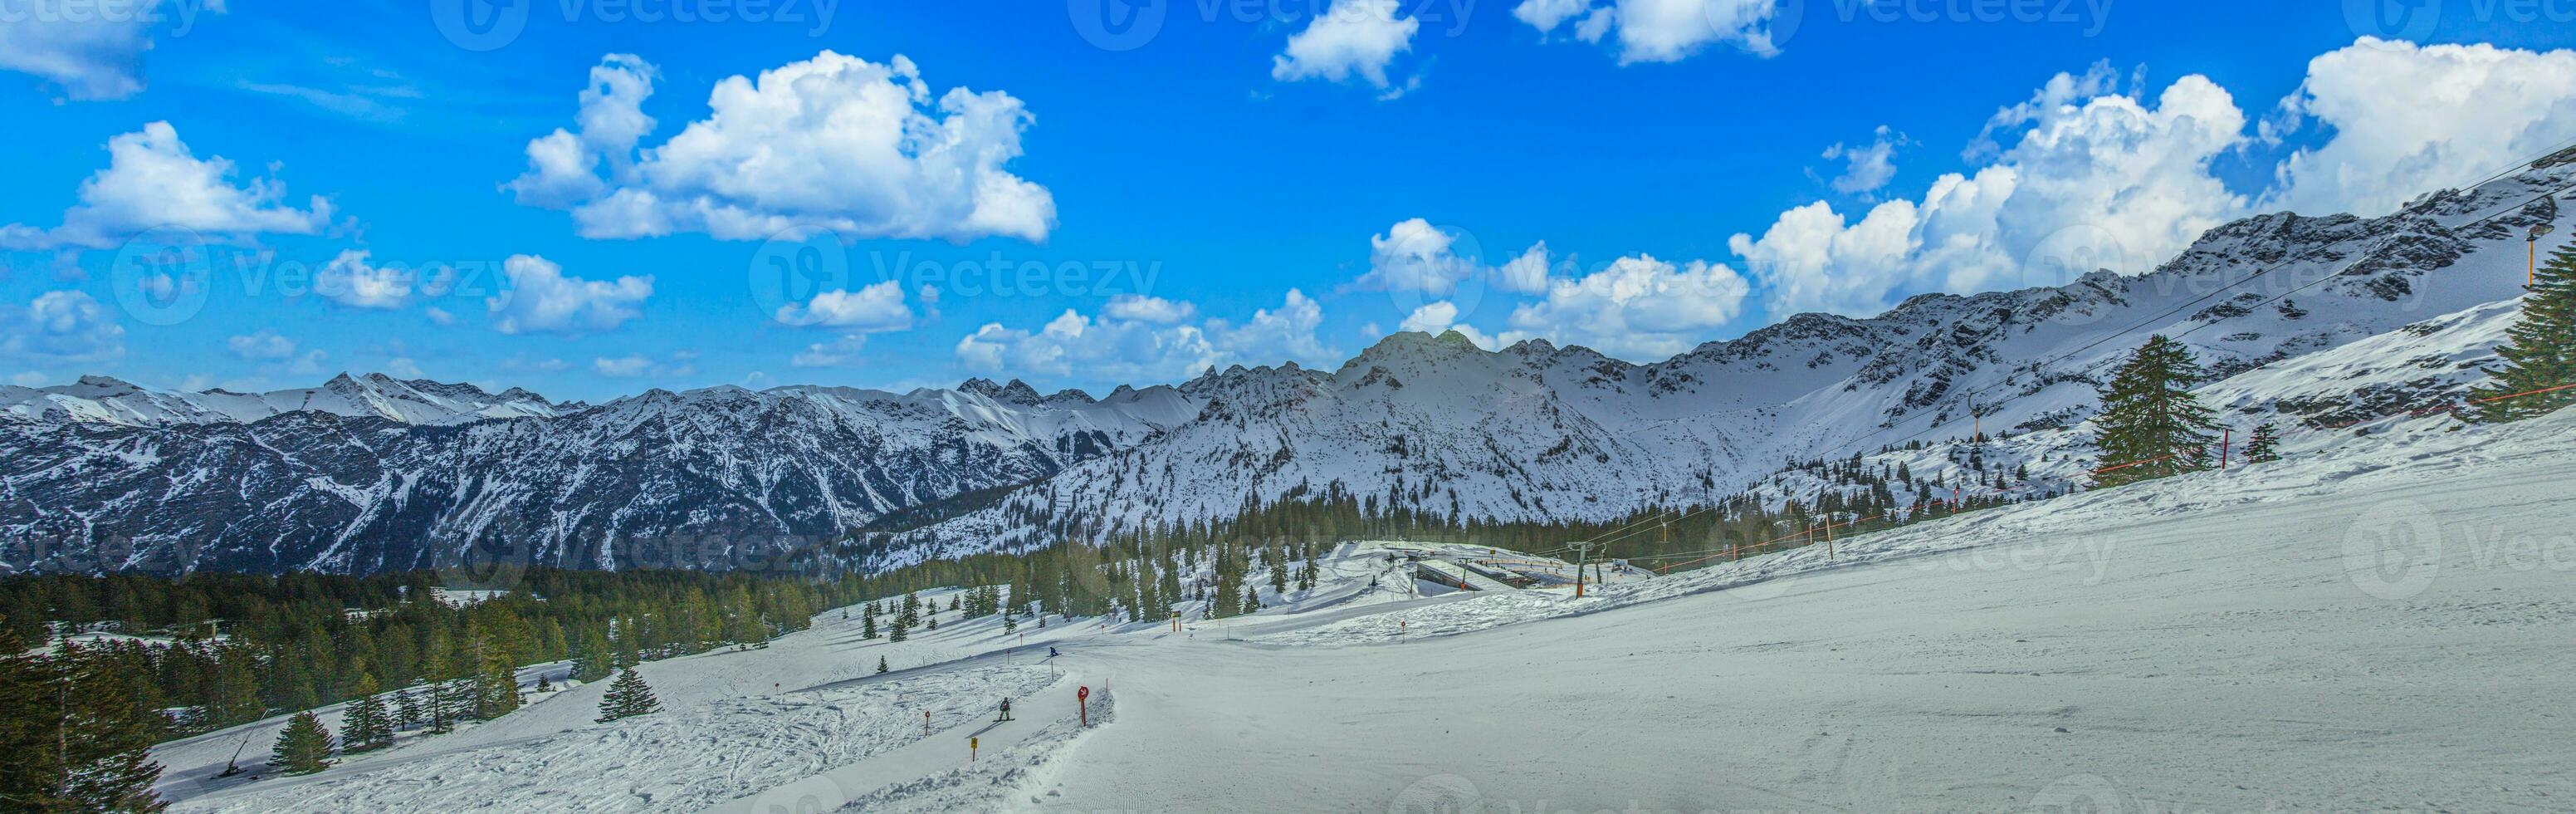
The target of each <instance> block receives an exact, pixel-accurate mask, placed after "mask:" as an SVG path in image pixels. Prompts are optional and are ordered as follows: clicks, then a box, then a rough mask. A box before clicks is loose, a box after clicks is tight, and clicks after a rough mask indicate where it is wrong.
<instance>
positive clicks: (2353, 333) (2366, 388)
mask: <svg viewBox="0 0 2576 814" xmlns="http://www.w3.org/2000/svg"><path fill="white" fill-rule="evenodd" d="M2571 179H2576V167H2571V166H2569V165H2566V164H2563V163H2562V164H2556V165H2551V164H2549V163H2547V162H2544V164H2543V165H2542V166H2540V167H2537V168H2534V169H2532V170H2531V171H2529V172H2526V173H2523V174H2521V175H2517V176H2513V177H2508V178H2505V179H2502V180H2499V181H2496V182H2493V183H2489V184H2487V185H2485V186H2482V187H2479V188H2478V189H2475V190H2470V191H2464V192H2446V193H2440V194H2436V195H2431V196H2427V197H2425V198H2424V199H2422V200H2420V201H2418V202H2417V203H2415V204H2414V205H2412V206H2409V207H2408V208H2406V209H2405V210H2404V211H2401V212H2399V213H2397V214H2394V215H2390V216H2387V217H2382V218H2369V219H2365V218H2356V217H2352V216H2340V215H2339V216H2333V217H2301V216H2298V215H2290V214H2276V215H2266V216H2262V217H2256V218H2251V219H2247V220H2243V221H2239V222H2236V223H2231V224H2227V225H2225V226H2221V227H2219V228H2217V229H2214V230H2211V231H2210V232H2209V233H2207V234H2206V235H2204V236H2203V237H2202V238H2201V239H2200V240H2199V241H2198V242H2197V243H2195V244H2194V245H2193V246H2192V247H2191V248H2190V249H2188V250H2186V251H2185V252H2183V253H2182V254H2181V255H2180V256H2178V257H2176V258H2174V259H2173V260H2171V261H2170V262H2167V263H2166V264H2164V265H2163V266H2161V267H2160V268H2158V269H2157V270H2155V271H2153V272H2151V273H2148V274H2145V275H2141V276H2135V277H2124V276H2120V275H2115V274H2111V273H2109V272H2097V273H2094V274H2090V275H2086V276H2084V277H2083V278H2082V279H2080V280H2077V281H2075V282H2073V283H2071V284H2068V285H2065V286H2061V287H2053V288H2033V289H2028V290H2022V291H2012V292H1998V293H1988V294H1978V295H1975V296H1966V297H1961V296H1950V295H1925V296H1921V297H1916V298H1914V299H1912V300H1909V301H1907V302H1906V303H1904V304H1903V305H1901V306H1899V307H1897V308H1896V309H1894V310H1892V311H1889V312H1888V313H1886V314H1884V315H1881V316H1879V317H1876V318H1872V319H1847V318H1842V317H1834V316H1821V315H1802V316H1797V317H1793V318H1790V319H1788V320H1785V321H1783V322H1781V323H1780V324H1777V325H1774V326H1771V327H1768V328H1764V329H1761V330H1758V331H1755V332H1753V333H1751V334H1748V335H1746V336H1744V337H1742V338H1740V339H1735V340H1731V341H1725V342H1712V343H1708V344H1705V345H1702V346H1700V347H1699V348H1697V349H1695V350H1692V351H1691V352H1689V353H1686V354H1682V355H1680V356H1676V357H1673V358H1671V359H1668V360H1664V361H1660V362H1655V363H1652V364H1634V363H1630V362H1625V361H1620V360H1617V359H1612V358H1609V357H1606V356H1603V355H1602V354H1599V353H1596V352H1594V351H1591V350H1588V349H1585V348H1581V347H1571V346H1557V345H1554V344H1551V343H1548V342H1545V341H1535V340H1534V341H1527V342H1522V343H1519V344H1516V345H1513V346H1511V347H1509V348H1504V349H1501V350H1498V351H1486V350H1483V349H1479V348H1477V347H1476V346H1474V345H1473V344H1471V343H1470V342H1469V341H1468V340H1467V339H1466V338H1465V337H1463V336H1460V335H1457V334H1455V333H1451V334H1448V335H1444V336H1438V337H1434V336H1429V335H1424V334H1397V335H1395V336H1391V337H1388V338H1387V339H1385V340H1384V341H1382V342H1380V343H1378V344H1377V345H1376V346H1374V347H1371V348H1369V349H1368V350H1367V351H1365V352H1363V353H1361V354H1360V355H1359V356H1358V357H1356V358H1354V359H1351V360H1350V361H1348V362H1346V363H1344V364H1343V365H1342V366H1340V367H1339V368H1337V369H1334V370H1330V371H1326V370H1314V369H1306V368H1302V367H1299V366H1298V365H1295V364H1293V363H1291V364H1286V365H1282V366H1278V367H1256V368H1242V367H1236V368H1232V369H1229V370H1225V371H1218V372H1211V373H1210V374H1208V375H1205V376H1201V377H1199V378H1197V379H1193V380H1191V381H1188V382H1184V383H1181V384H1178V385H1172V386H1155V387H1148V388H1144V389H1141V390H1140V389H1131V388H1127V387H1121V388H1119V389H1118V390H1117V391H1115V392H1113V393H1111V394H1109V395H1108V396H1107V397H1105V398H1098V399H1094V398H1092V397H1091V396H1089V395H1087V394H1084V393H1082V392H1080V391H1066V392H1062V393H1057V394H1054V395H1041V394H1039V393H1038V392H1037V391H1036V390H1034V389H1033V388H1031V387H1029V386H1028V385H1026V384H1024V383H1021V382H1017V381H1013V382H1009V383H1007V384H997V383H994V382H991V381H985V380H976V381H970V382H967V383H965V384H963V385H960V386H958V387H957V388H955V389H947V390H937V389H924V390H915V391H912V392H910V393H901V394H898V393H890V392H883V391H874V390H859V389H848V388H828V387H780V388H773V389H769V390H763V391H751V390H746V389H742V388H738V387H717V388H709V389H705V390H694V391H689V392H685V393H672V392H667V391H662V390H654V391H649V392H646V393H644V394H641V395H637V396H633V397H629V398H623V399H618V400H616V401H612V402H608V403H605V404H599V405H587V404H580V403H568V404H567V403H555V402H552V401H549V400H547V399H546V398H544V397H542V396H539V395H537V394H535V393H531V392H528V391H525V390H519V389H511V390H507V391H504V392H501V393H498V394H494V393H488V392H486V391H484V390H482V389H479V388H476V387H473V386H470V385H463V384H443V383H438V382H430V381H423V380H408V381H406V380H397V379H393V378H390V377H386V376H382V375H369V376H359V377H352V376H347V375H342V376H340V377H338V378H334V379H332V380H331V381H329V382H327V383H325V384H324V385H323V386H321V387H319V388H313V389H305V390H286V391H278V392H273V393H264V394H242V393H230V392H224V391H220V390H216V391H206V392H202V393H177V392H168V391H159V390H150V389H145V388H141V387H136V386H134V385H131V384H127V383H125V382H121V381H117V380H115V379H108V378H101V377H90V378H84V379H82V380H81V381H80V382H78V383H76V384H72V385H68V386H63V387H52V388H41V389H31V388H22V387H0V534H5V535H6V539H7V540H8V541H9V543H8V547H7V548H5V549H0V567H6V568H11V569H27V568H70V569H75V570H114V569H125V568H132V569H143V570H153V571H172V570H192V569H223V570H245V571H286V570H299V569H312V570H326V571H335V572H375V571H384V570H398V569H408V568H422V567H442V566H449V565H453V564H455V563H458V562H460V561H463V560H466V559H470V558H469V557H468V555H467V553H466V552H467V551H468V550H469V549H471V548H473V547H474V546H476V545H477V544H484V545H490V544H494V543H508V544H511V545H513V546H516V547H517V548H518V550H521V551H525V552H528V556H529V557H530V559H531V560H532V561H534V562H542V563H549V564H557V565H564V566H571V567H589V568H610V567H636V566H639V565H680V566H688V567H705V568H728V567H737V566H739V565H741V564H742V563H744V562H746V561H747V560H748V559H749V558H768V557H775V556H778V555H780V554H783V553H787V552H793V551H798V550H803V549H806V548H808V547H811V546H814V545H815V544H817V543H819V542H822V541H827V540H832V539H836V538H840V537H843V536H845V535H847V534H848V533H849V532H850V531H852V530H855V529H859V528H865V527H876V528H880V529H886V528H892V529H896V530H900V531H902V532H903V533H901V534H897V535H893V536H892V537H890V538H887V539H886V540H884V541H882V543H881V544H880V545H879V547H877V548H876V549H875V550H872V551H870V552H868V553H867V554H866V558H867V561H868V563H869V564H874V565H891V564H899V563H902V562H909V561H912V560H916V559H919V558H922V557H926V556H950V555H955V554H959V553H965V552H970V551H980V550H992V549H996V548H1014V547H1025V546H1031V545H1040V544H1044V543H1047V542H1052V539H1051V538H1050V535H1051V534H1053V533H1054V532H1052V531H1050V530H1049V529H1048V528H1047V527H1046V526H1045V525H1044V524H1043V523H1042V522H1041V520H1040V519H1039V518H1062V517H1065V516H1068V515H1072V516H1079V517H1081V518H1084V519H1085V521H1086V522H1085V523H1083V524H1082V526H1083V527H1085V528H1091V529H1097V530H1100V531H1101V532H1104V533H1105V532H1106V531H1109V530H1115V529H1119V528H1134V527H1137V526H1140V525H1144V524H1149V523H1156V522H1169V521H1176V520H1189V519H1200V518H1208V517H1215V516H1226V515H1231V514H1232V513H1234V512H1235V511H1237V510H1238V509H1239V508H1240V507H1242V506H1243V505H1244V504H1245V503H1246V501H1273V500H1278V499H1281V498H1283V497H1286V496H1292V495H1299V494H1308V493H1312V492H1315V491H1319V490H1324V489H1327V488H1335V487H1337V488H1339V489H1340V490H1342V491H1346V492H1349V493H1352V494H1355V495H1363V496H1369V497H1370V499H1371V501H1372V502H1373V503H1374V505H1376V506H1377V507H1379V508H1382V509H1383V508H1392V507H1406V508H1411V509H1416V510H1421V511H1426V512H1430V513H1433V514H1437V515H1442V516H1451V517H1460V518H1479V519H1528V520H1547V519H1604V518H1610V517H1615V516H1619V515H1621V514H1623V513H1626V512H1629V511H1632V510H1634V509H1635V508H1637V507H1639V506H1641V505H1644V504H1646V503H1648V502H1664V503H1668V504H1671V503H1690V502H1698V501H1709V500H1714V499H1717V498H1721V497H1725V496H1727V495H1732V494H1737V493H1741V492H1745V491H1747V490H1754V491H1756V492H1761V491H1762V490H1764V489H1770V490H1772V492H1771V494H1773V496H1774V497H1775V498H1787V497H1796V496H1800V495H1799V494H1797V493H1796V489H1795V488H1793V487H1792V485H1791V484H1790V482H1789V481H1787V480H1784V479H1781V478H1779V477H1776V476H1777V475H1778V474H1779V473H1780V472H1781V470H1782V468H1783V466H1784V464H1785V463H1787V462H1789V461H1791V460H1794V459H1805V458H1813V457H1848V456H1850V455H1851V454H1853V453H1855V452H1875V451H1876V450H1878V449H1879V448H1880V447H1883V446H1886V445H1890V444H1897V443H1901V442H1903V441H1907V440H1914V439H1918V438H1919V439H1924V440H1929V441H1933V442H1946V441H1948V440H1950V439H1953V438H1964V437H1966V436H1968V435H1970V434H1971V433H1972V432H1973V431H1974V429H1982V430H1984V431H1986V432H1989V433H1994V432H2008V433H2011V434H2014V435H2016V436H2022V438H2021V440H2020V441H2019V442H2018V443H2017V444H2016V445H2015V446H2014V449H2015V450H2016V451H2015V452H2014V453H2013V454H2014V455H2016V456H2018V457H2019V459H2020V460H2022V461H2023V462H2025V463H2036V464H2039V466H2038V467H2036V468H2038V469H2041V470H2042V471H2043V472H2054V473H2056V474H2057V475H2058V476H2062V477H2063V478H2065V479H2066V480H2069V481H2072V480H2073V479H2074V478H2075V476H2076V475H2077V474H2079V473H2080V467H2078V466H2077V462H2076V461H2075V457H2076V455H2075V453H2078V452H2080V450H2081V448H2082V445H2083V441H2084V438H2085V437H2086V436H2085V432H2086V430H2085V428H2084V425H2083V424H2082V422H2083V420H2084V419H2085V418H2086V417H2088V416H2089V415H2090V412H2091V410H2092V409H2094V404H2093V401H2094V390H2095V387H2096V386H2097V385H2098V384H2099V382H2100V381H2101V379H2102V377H2103V376H2104V375H2105V374H2106V372H2107V370H2108V368H2109V367H2110V366H2112V365H2114V364H2116V362H2117V361H2118V360H2119V359H2120V358H2121V357H2123V356H2124V355H2125V354H2127V353H2128V352H2129V351H2130V350H2132V349H2134V348H2135V347H2136V346H2137V345H2139V344H2141V343H2143V342H2144V341H2145V340H2146V338H2147V337H2148V336H2150V335H2152V334H2155V333H2165V334H2168V335H2178V336H2182V337H2183V338H2185V340H2186V341H2187V342H2188V343H2189V344H2190V345H2191V346H2192V347H2193V348H2194V349H2195V351H2196V352H2198V353H2199V354H2200V356H2201V358H2202V361H2203V362H2204V363H2205V364H2207V365H2208V366H2210V367H2211V368H2212V370H2213V371H2215V372H2216V373H2218V374H2220V380H2219V381H2216V382H2213V383H2211V384H2209V385H2206V386H2205V387H2204V388H2203V390H2204V395H2205V396H2206V397H2208V398H2210V399H2212V400H2213V401H2214V402H2216V403H2217V404H2218V406H2222V407H2223V408H2225V410H2227V411H2228V414H2229V415H2230V416H2232V417H2234V418H2237V419H2239V420H2242V421H2246V422H2251V421H2254V420H2262V419H2277V420H2280V421H2282V422H2284V423H2285V424H2290V425H2298V424H2302V423H2305V424H2308V425H2312V426H2324V425H2332V424H2335V423H2338V422H2340V421H2346V420H2353V419H2358V418H2364V417H2369V416H2372V415H2377V414H2379V413H2380V412H2385V411H2388V410H2392V409H2404V408H2407V407H2413V406H2420V405H2423V404H2430V403H2436V402H2439V401H2441V400H2443V399H2447V398H2451V397H2453V396H2454V395H2455V394H2456V393H2457V392H2459V391H2460V390H2461V389H2462V388H2464V387H2465V386H2466V385H2467V383H2469V382H2472V381H2475V380H2476V379H2477V378H2478V377H2479V375H2480V374H2479V373H2478V371H2477V367H2478V365H2479V364H2480V363H2481V362H2483V361H2484V360H2486V359H2488V358H2490V357H2491V349H2492V348H2493V346H2494V344H2495V343H2496V342H2498V341H2500V339H2501V330H2502V326H2503V325H2504V324H2506V323H2507V322H2509V320H2510V318H2511V316H2512V313H2513V308H2512V304H2513V301H2514V300H2515V299H2516V298H2517V297H2518V296H2519V295H2520V289H2521V284H2522V282H2523V275H2524V264H2525V257H2526V255H2525V246H2524V245H2523V244H2524V236H2525V234H2526V233H2527V232H2528V230H2529V228H2530V227H2531V226H2533V225H2536V224H2539V223H2559V222H2560V221H2561V220H2562V218H2561V215H2560V211H2561V209H2560V207H2559V206H2558V205H2557V204H2558V202H2559V200H2561V198H2562V197H2563V193H2562V195H2561V196H2560V197H2552V196H2549V195H2545V194H2544V193H2548V192H2549V191H2551V190H2553V189H2556V188H2557V187H2560V186H2562V185H2565V184H2568V183H2569V182H2570V181H2571ZM2499 213H2501V214H2499ZM2488 216H2494V217H2488ZM2481 218H2486V219H2485V220H2483V221H2481V220H2480V219H2481ZM2565 225H2566V224H2563V223H2562V224H2561V226H2562V227H2563V226H2565ZM2571 231H2576V230H2570V229H2566V228H2561V229H2560V230H2559V231H2558V235H2559V239H2564V236H2565V235H2567V234H2568V233H2569V232H2571ZM2310 283H2316V285H2315V286H2314V287H2312V288H2308V289H2306V290H2302V291H2298V292H2296V293H2295V294H2289V295H2288V296H2286V297H2284V296H2281V295H2284V294H2288V293H2289V292H2290V291H2291V290H2292V289H2294V288H2296V287H2299V286H2304V285H2308V284H2310ZM2231 286H2234V287H2231ZM2248 426H2250V423H2249V424H2248ZM1766 479H1767V485H1766ZM1815 488H1824V487H1822V486H1817V487H1815ZM1808 496H1812V495H1808ZM675 550H677V551H679V552H680V553H676V554H675V553H672V552H673V551H675Z"/></svg>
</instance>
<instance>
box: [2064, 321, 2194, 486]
mask: <svg viewBox="0 0 2576 814" xmlns="http://www.w3.org/2000/svg"><path fill="white" fill-rule="evenodd" d="M2202 376H2203V374H2202V372H2201V369H2200V365H2199V363H2198V362H2196V361H2194V360H2193V359H2192V355H2191V351H2190V349H2188V348H2185V347H2183V345H2182V343H2180V342H2175V341H2173V340H2171V339H2167V338H2165V337H2164V336H2163V335H2157V336H2154V337H2150V338H2149V339H2148V340H2147V344H2146V346H2145V347H2141V348H2139V349H2138V352H2137V355H2135V356H2132V357H2130V359H2129V361H2128V362H2127V363H2125V364H2122V365H2121V366H2120V369H2119V370H2118V371H2117V372H2114V373H2113V374H2112V376H2111V382H2110V384H2108V385H2106V386H2104V387H2103V388H2102V413H2101V415H2099V416H2096V417H2094V419H2093V421H2094V424H2095V427H2096V429H2097V432H2098V435H2097V437H2096V438H2095V439H2094V446H2095V447H2096V448H2097V449H2098V450H2099V451H2100V453H2101V463H2102V465H2103V466H2105V467H2118V468H2117V469H2114V470H2112V471H2109V472H2103V473H2099V474H2097V475H2095V476H2094V485H2095V486H2096V487H2099V488H2108V487H2113V486H2119V485H2122V484H2129V483H2136V482H2138V481H2142V480H2149V479H2153V478H2162V477H2169V476H2172V475H2178V474H2181V473H2184V472H2189V471H2192V470H2193V469H2197V468H2199V467H2200V466H2201V465H2202V463H2203V462H2204V461H2205V460H2206V459H2207V455H2208V448H2209V447H2210V445H2211V444H2213V443H2215V442H2216V441H2217V440H2218V436H2217V434H2216V433H2215V432H2214V430H2216V429H2217V426H2218V425H2217V422H2216V421H2215V420H2213V419H2212V418H2211V413H2210V411H2209V408H2207V407H2203V406H2201V404H2200V400H2199V399H2197V398H2194V397H2193V396H2192V394H2191V386H2192V385H2194V384H2197V383H2199V382H2200V380H2201V378H2202Z"/></svg>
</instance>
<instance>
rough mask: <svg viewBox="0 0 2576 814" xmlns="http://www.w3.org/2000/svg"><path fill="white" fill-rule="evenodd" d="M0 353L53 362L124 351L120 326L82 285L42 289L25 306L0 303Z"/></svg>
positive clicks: (94, 360) (93, 359)
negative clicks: (70, 288)
mask: <svg viewBox="0 0 2576 814" xmlns="http://www.w3.org/2000/svg"><path fill="white" fill-rule="evenodd" d="M0 326H5V327H6V328H7V329H8V330H7V331H6V332H5V334H0V356H7V357H11V358H16V359H24V360H29V361H35V362H40V363H54V364H98V363H103V362H113V361H116V360H117V359H121V358H124V356H125V328H124V326H121V325H118V324H116V316H115V315H114V314H113V313H110V312H109V311H108V310H107V307H106V306H104V305H100V304H99V302H98V300H97V299H94V298H92V297H90V295H89V294H88V293H87V292H82V291H47V292H45V293H43V294H38V295H36V299H35V301H34V302H30V303H28V304H27V307H25V308H10V309H0Z"/></svg>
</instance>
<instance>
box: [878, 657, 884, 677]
mask: <svg viewBox="0 0 2576 814" xmlns="http://www.w3.org/2000/svg"><path fill="white" fill-rule="evenodd" d="M885 671H886V663H885V657H884V656H878V657H877V673H879V674H883V673H885Z"/></svg>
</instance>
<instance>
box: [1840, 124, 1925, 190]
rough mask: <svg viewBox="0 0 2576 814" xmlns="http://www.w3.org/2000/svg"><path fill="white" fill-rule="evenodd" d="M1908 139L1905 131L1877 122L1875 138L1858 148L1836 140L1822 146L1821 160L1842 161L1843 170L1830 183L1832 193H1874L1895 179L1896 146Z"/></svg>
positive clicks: (1900, 145) (1904, 143) (1903, 143)
mask: <svg viewBox="0 0 2576 814" xmlns="http://www.w3.org/2000/svg"><path fill="white" fill-rule="evenodd" d="M1908 143H1910V142H1908V141H1907V140H1906V138H1905V134H1903V133H1898V132H1895V131H1894V130H1891V129H1889V128H1888V127H1887V125H1883V124H1882V125H1879V126H1878V133H1877V136H1876V138H1874V139H1872V140H1871V141H1870V143H1868V144H1864V145H1860V146H1858V147H1853V146H1848V145H1845V144H1842V143H1840V142H1836V143H1835V144H1834V146H1831V147H1827V148H1825V156H1824V158H1825V160H1827V161H1841V162H1843V172H1842V174H1841V175H1837V176H1834V179H1833V181H1832V182H1831V183H1832V185H1833V188H1834V191H1835V192H1840V193H1843V194H1845V195H1858V194H1862V193H1867V192H1875V191H1877V190H1878V189H1879V188H1880V187H1884V186H1887V182H1889V181H1893V180H1895V179H1896V148H1898V147H1903V146H1905V145H1906V144H1908Z"/></svg>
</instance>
